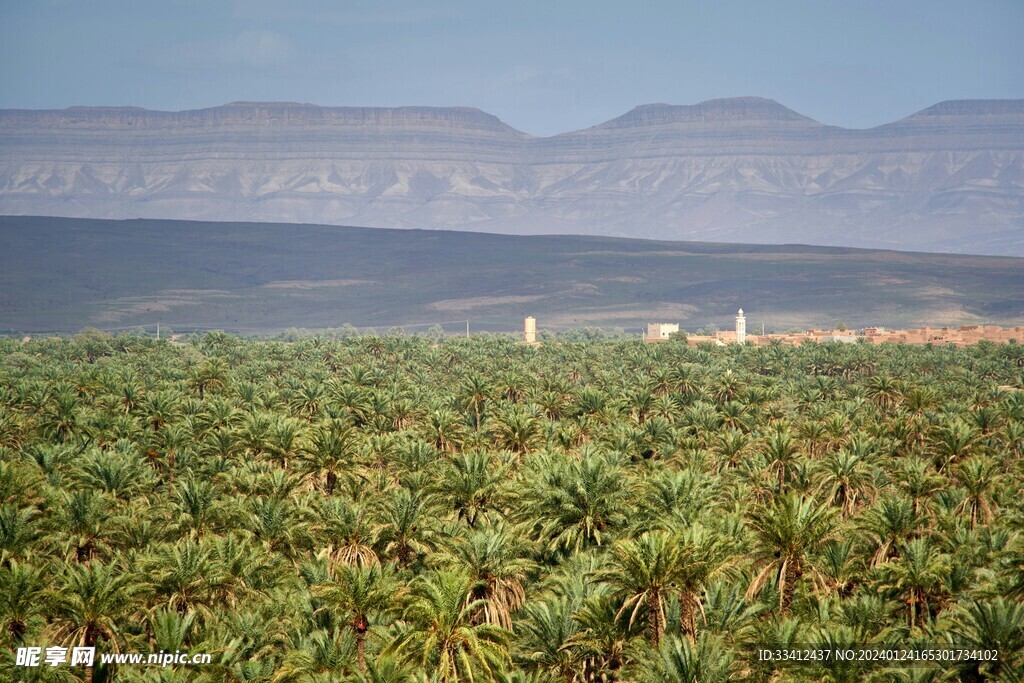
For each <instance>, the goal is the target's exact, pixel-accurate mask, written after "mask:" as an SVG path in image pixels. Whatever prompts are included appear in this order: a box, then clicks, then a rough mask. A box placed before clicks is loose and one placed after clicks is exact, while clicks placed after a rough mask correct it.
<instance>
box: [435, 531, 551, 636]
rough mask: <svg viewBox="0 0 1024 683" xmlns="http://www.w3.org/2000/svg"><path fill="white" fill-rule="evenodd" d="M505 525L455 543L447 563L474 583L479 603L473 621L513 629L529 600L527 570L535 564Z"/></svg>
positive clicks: (478, 532)
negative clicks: (463, 572) (526, 555)
mask: <svg viewBox="0 0 1024 683" xmlns="http://www.w3.org/2000/svg"><path fill="white" fill-rule="evenodd" d="M523 554H524V553H523V548H522V547H521V546H519V544H518V543H517V541H516V540H515V539H514V538H513V536H512V534H511V532H510V531H509V530H508V529H506V528H505V527H504V526H498V527H490V528H484V529H481V530H479V531H475V532H473V533H472V534H471V535H470V536H469V538H467V539H465V540H460V541H457V542H456V543H454V544H453V545H452V548H451V555H450V558H449V559H447V562H448V563H450V564H452V565H453V566H455V567H456V568H458V569H460V570H462V571H465V572H466V573H467V574H468V575H469V578H470V580H471V581H472V582H473V589H472V591H471V592H470V599H471V600H473V601H474V602H479V604H480V609H479V611H478V612H477V613H476V614H474V615H473V617H472V620H473V623H483V622H487V623H490V624H494V625H495V626H500V627H501V628H503V629H505V630H507V631H511V630H512V617H513V615H514V614H515V612H516V611H517V610H518V609H519V608H520V607H521V606H522V605H523V603H524V602H525V601H526V590H525V588H524V586H525V584H526V581H527V572H528V571H529V570H530V569H532V567H533V563H531V562H530V561H528V560H526V559H524V557H523Z"/></svg>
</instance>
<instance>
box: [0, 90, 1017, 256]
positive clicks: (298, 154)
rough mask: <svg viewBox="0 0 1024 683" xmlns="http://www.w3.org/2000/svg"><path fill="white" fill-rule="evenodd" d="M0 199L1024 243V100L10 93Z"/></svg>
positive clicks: (630, 230)
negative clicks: (61, 102) (497, 101)
mask: <svg viewBox="0 0 1024 683" xmlns="http://www.w3.org/2000/svg"><path fill="white" fill-rule="evenodd" d="M0 214H7V215H31V214H35V215H54V216H70V217H93V218H132V217H143V218H177V219H203V220H218V221H267V222H292V223H295V222H298V223H323V224H335V225H364V226H370V227H410V228H437V229H459V230H475V231H491V232H508V233H514V234H540V233H579V234H602V235H613V236H625V237H645V238H655V239H686V240H716V241H730V242H753V243H808V244H821V245H838V246H858V247H883V248H896V249H906V250H922V251H948V252H965V253H980V254H984V253H991V254H1004V255H1024V100H971V101H949V102H942V103H939V104H936V105H934V106H932V107H929V108H927V109H924V110H922V111H920V112H917V113H916V114H913V115H911V116H908V117H906V118H904V119H901V120H899V121H895V122H893V123H890V124H886V125H882V126H878V127H875V128H871V129H866V130H850V129H843V128H839V127H836V126H828V125H824V124H822V123H819V122H817V121H814V120H813V119H810V118H808V117H805V116H803V115H801V114H799V113H797V112H794V111H792V110H791V109H788V108H786V107H784V106H783V105H781V104H779V103H777V102H775V101H773V100H769V99H764V98H755V97H741V98H732V99H725V100H711V101H708V102H702V103H700V104H696V105H682V106H680V105H667V104H651V105H642V106H639V107H636V108H635V109H633V110H631V111H629V112H627V113H625V114H623V115H622V116H619V117H617V118H615V119H612V120H611V121H608V122H605V123H602V124H599V125H596V126H594V127H592V128H588V129H585V130H579V131H573V132H568V133H563V134H560V135H555V136H552V137H547V138H538V137H533V136H530V135H528V134H526V133H523V132H521V131H518V130H516V129H514V128H512V127H511V126H508V125H506V124H505V123H503V122H502V121H501V120H500V119H498V118H497V117H495V116H492V115H490V114H487V113H486V112H482V111H480V110H478V109H472V108H467V107H453V108H436V107H399V108H394V109H387V108H372V107H318V106H315V105H309V104H294V103H275V102H270V103H257V102H238V103H232V104H228V105H224V106H221V107H214V108H210V109H202V110H194V111H185V112H160V111H150V110H145V109H138V108H130V107H73V108H70V109H65V110H59V111H31V110H0Z"/></svg>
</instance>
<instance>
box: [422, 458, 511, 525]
mask: <svg viewBox="0 0 1024 683" xmlns="http://www.w3.org/2000/svg"><path fill="white" fill-rule="evenodd" d="M506 476H507V473H506V467H504V466H502V465H501V464H497V465H496V464H494V458H493V457H492V456H491V455H490V454H489V453H485V452H483V451H466V452H463V453H460V454H458V455H456V456H455V458H453V459H452V461H451V463H450V464H449V466H448V467H447V468H446V472H445V474H444V476H443V477H442V478H441V479H440V481H439V482H438V484H437V487H436V491H437V493H438V495H439V496H440V497H441V499H442V500H444V501H445V503H446V505H447V506H448V507H449V508H450V509H451V510H453V511H454V512H455V514H456V517H457V518H458V519H460V520H465V521H466V523H467V524H468V525H469V526H470V528H475V527H476V523H477V519H478V518H479V516H480V515H481V514H484V515H486V514H487V512H488V511H490V510H492V509H497V508H500V507H501V505H502V502H503V498H504V496H503V493H502V488H503V487H502V483H503V482H504V481H505V477H506Z"/></svg>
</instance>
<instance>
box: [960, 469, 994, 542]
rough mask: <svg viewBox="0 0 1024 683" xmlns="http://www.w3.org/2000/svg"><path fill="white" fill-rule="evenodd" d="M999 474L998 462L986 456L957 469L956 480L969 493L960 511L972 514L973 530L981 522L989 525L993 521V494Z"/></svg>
mask: <svg viewBox="0 0 1024 683" xmlns="http://www.w3.org/2000/svg"><path fill="white" fill-rule="evenodd" d="M997 472H998V465H997V464H996V462H995V461H993V460H991V459H989V458H987V457H984V456H977V457H973V458H970V459H969V460H967V461H966V462H962V463H960V465H959V466H958V467H957V468H956V478H957V480H958V481H959V482H960V485H961V486H963V487H964V489H966V491H967V496H966V497H965V498H964V502H963V503H961V505H960V507H959V511H962V512H969V513H970V519H971V528H972V529H973V528H975V527H976V526H977V524H978V522H979V521H980V522H983V523H987V522H988V521H990V520H991V519H992V511H993V508H994V507H995V502H994V500H993V498H992V492H993V490H994V489H996V488H997V487H998V485H999V477H998V474H997Z"/></svg>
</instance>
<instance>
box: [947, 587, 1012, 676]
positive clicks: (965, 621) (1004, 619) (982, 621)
mask: <svg viewBox="0 0 1024 683" xmlns="http://www.w3.org/2000/svg"><path fill="white" fill-rule="evenodd" d="M950 635H951V636H952V639H953V642H954V644H955V646H957V647H965V648H968V649H972V650H995V651H997V652H998V653H999V657H998V659H997V660H995V661H988V662H971V663H969V664H967V665H966V666H964V667H962V668H961V671H963V673H964V674H965V680H972V681H981V680H990V679H992V680H1001V679H1000V676H1001V675H1002V674H1007V675H1008V676H1009V678H1008V680H1019V677H1020V675H1021V674H1022V673H1024V671H1022V667H1024V606H1022V605H1021V604H1020V603H1019V602H1014V601H1011V600H1007V599H1005V598H1003V597H996V598H992V599H988V600H981V601H968V602H965V603H961V605H960V606H959V607H958V608H957V610H956V612H955V614H954V617H953V623H952V626H951V628H950Z"/></svg>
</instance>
